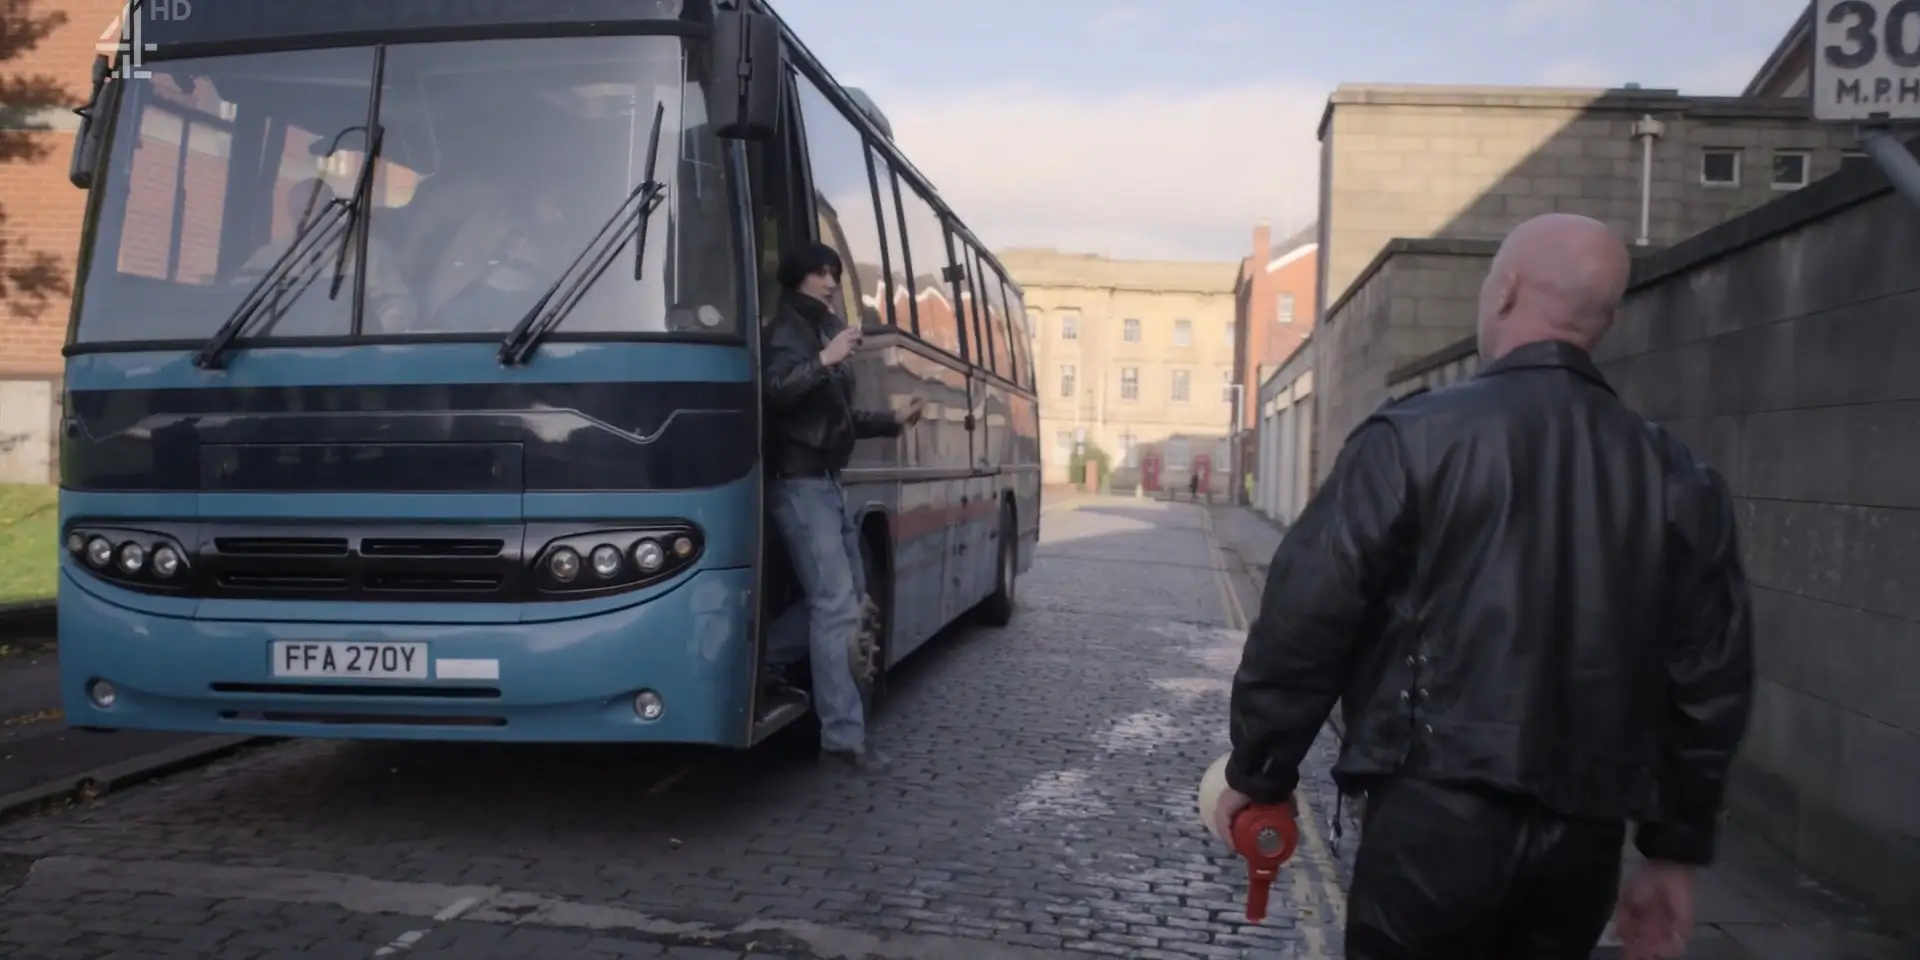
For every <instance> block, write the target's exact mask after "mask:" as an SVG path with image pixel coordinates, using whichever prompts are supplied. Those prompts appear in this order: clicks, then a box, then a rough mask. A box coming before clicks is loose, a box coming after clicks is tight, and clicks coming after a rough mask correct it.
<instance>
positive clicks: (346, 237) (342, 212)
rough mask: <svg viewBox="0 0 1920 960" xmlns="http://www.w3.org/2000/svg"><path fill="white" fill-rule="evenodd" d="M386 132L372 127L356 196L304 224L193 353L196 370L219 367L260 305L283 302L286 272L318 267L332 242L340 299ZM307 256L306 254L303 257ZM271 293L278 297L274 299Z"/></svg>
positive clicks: (336, 144)
mask: <svg viewBox="0 0 1920 960" xmlns="http://www.w3.org/2000/svg"><path fill="white" fill-rule="evenodd" d="M357 129H361V128H359V127H348V128H347V129H345V130H342V131H340V133H338V134H336V135H335V136H334V138H333V143H332V144H331V145H330V146H329V147H328V148H327V152H326V154H325V156H327V157H330V156H333V154H334V153H335V152H336V151H338V150H339V149H340V140H341V138H342V137H345V136H346V135H347V134H348V133H351V132H353V131H354V130H357ZM384 133H385V128H384V127H378V126H376V127H374V128H373V137H372V142H371V143H370V144H369V146H368V148H367V156H366V158H365V160H364V161H363V162H362V164H361V167H360V176H359V178H358V179H356V180H355V181H354V185H353V196H352V197H350V198H348V199H346V200H341V199H339V198H337V197H336V198H334V199H332V200H329V201H327V202H326V204H325V205H323V206H322V207H321V208H320V209H319V210H318V211H316V212H315V213H314V215H313V219H312V220H309V221H307V222H306V223H304V224H301V226H300V229H299V230H298V231H296V232H295V233H294V235H293V242H292V243H289V244H288V245H287V249H286V252H284V253H282V254H281V255H280V256H279V257H278V258H277V259H275V260H274V261H273V264H272V266H269V267H268V268H267V270H266V272H265V273H263V274H261V276H260V279H259V280H258V281H256V282H255V283H254V285H253V286H252V287H251V288H249V289H248V290H247V295H246V296H245V297H242V298H241V299H240V305H239V306H237V307H235V308H234V310H233V313H232V314H231V315H229V316H228V317H227V319H226V321H225V322H224V323H222V324H220V329H218V330H216V331H214V334H213V336H212V337H210V338H208V340H207V343H206V345H205V346H203V347H201V348H200V352H199V353H197V354H195V355H194V358H193V362H194V365H195V366H198V367H200V368H201V369H203V370H217V369H219V368H220V366H221V363H222V359H223V357H224V355H225V354H226V351H227V348H228V347H230V346H232V345H233V341H234V340H236V339H238V338H239V336H240V334H241V333H243V332H245V331H246V329H247V325H248V324H250V323H252V322H253V318H254V317H256V316H259V314H260V309H261V307H263V306H265V305H266V304H267V302H268V301H269V300H273V301H276V302H277V301H278V300H279V296H278V295H279V293H281V292H282V291H283V290H284V289H286V288H285V287H284V286H283V284H282V281H283V280H285V279H286V276H287V273H288V272H289V271H291V270H292V269H293V266H294V264H296V263H299V262H300V261H301V260H302V259H306V261H307V263H308V264H309V265H311V264H315V263H318V262H319V258H320V256H321V253H322V251H324V250H326V249H327V244H329V243H332V242H333V241H334V240H335V239H338V240H339V241H340V252H339V256H338V257H337V258H335V260H334V268H333V271H334V272H333V285H332V288H331V290H330V291H329V292H328V295H327V296H328V299H337V298H338V297H339V296H340V282H341V280H343V279H344V278H345V275H346V264H347V251H348V249H349V248H351V247H352V244H351V243H350V242H349V241H350V240H351V238H352V236H353V230H354V227H355V226H358V225H361V224H364V223H365V222H366V215H365V213H364V211H365V208H366V205H367V204H369V203H371V202H372V199H373V167H374V162H375V161H376V160H378V159H379V157H380V144H381V141H382V140H384V139H385V137H384ZM342 222H344V223H345V225H346V229H345V230H344V231H342V232H340V233H335V232H334V228H335V227H336V226H339V225H340V224H341V223H342ZM302 254H304V255H305V256H304V257H303V256H302ZM312 283H313V278H312V277H308V278H307V279H306V280H305V282H303V283H301V284H300V285H299V289H298V290H296V291H295V293H294V297H293V298H292V299H298V298H299V295H300V294H302V293H305V292H306V289H307V287H308V286H311V285H312ZM269 291H271V292H272V293H273V294H274V295H273V296H271V297H270V296H269V295H268V294H269ZM288 305H289V306H291V300H289V301H288Z"/></svg>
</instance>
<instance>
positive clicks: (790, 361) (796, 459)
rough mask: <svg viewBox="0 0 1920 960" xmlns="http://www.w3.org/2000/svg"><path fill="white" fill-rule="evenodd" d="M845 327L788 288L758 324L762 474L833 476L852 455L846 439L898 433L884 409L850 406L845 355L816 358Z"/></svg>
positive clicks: (821, 306) (850, 382) (817, 303)
mask: <svg viewBox="0 0 1920 960" xmlns="http://www.w3.org/2000/svg"><path fill="white" fill-rule="evenodd" d="M845 328H846V323H844V322H843V321H842V320H841V319H840V318H839V317H837V316H835V315H834V313H833V311H831V310H829V309H827V305H826V304H824V303H821V302H820V301H819V300H816V299H814V298H812V297H809V296H807V295H805V294H801V293H794V292H792V291H788V292H786V293H784V294H782V295H781V297H780V310H779V312H778V313H777V314H775V315H774V317H773V319H772V320H769V321H767V323H766V324H765V325H764V326H763V327H761V329H760V368H761V371H762V377H761V387H760V393H761V398H762V399H763V400H764V401H765V407H766V430H765V440H766V465H767V474H768V475H769V476H775V477H824V476H836V475H838V474H839V473H840V471H841V470H842V469H843V468H845V467H846V465H847V461H848V460H849V459H851V458H852V457H853V444H854V441H856V440H864V439H866V438H868V437H896V436H899V435H900V422H899V420H898V419H896V418H895V417H894V416H892V415H891V414H885V413H867V412H863V411H860V410H855V409H853V370H852V368H851V367H850V366H849V363H848V362H841V363H837V364H835V365H834V366H833V367H831V368H828V367H825V366H822V365H821V363H820V351H821V350H823V349H825V348H826V345H827V342H828V341H829V340H832V339H833V336H834V334H836V333H839V332H840V331H841V330H843V329H845Z"/></svg>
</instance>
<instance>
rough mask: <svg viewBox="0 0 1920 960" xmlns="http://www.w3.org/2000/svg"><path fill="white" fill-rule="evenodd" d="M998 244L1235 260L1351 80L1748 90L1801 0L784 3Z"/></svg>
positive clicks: (1293, 213)
mask: <svg viewBox="0 0 1920 960" xmlns="http://www.w3.org/2000/svg"><path fill="white" fill-rule="evenodd" d="M773 4H774V7H775V9H777V10H778V11H779V12H780V14H781V16H782V17H784V18H785V19H786V20H787V22H788V23H789V24H790V25H791V26H792V27H793V29H794V31H795V32H796V33H798V34H799V36H800V38H801V41H802V42H804V43H805V44H806V45H807V46H808V47H809V48H810V49H811V50H812V51H813V52H814V54H815V55H816V56H818V57H819V58H820V59H821V60H822V61H824V62H825V63H826V65H827V69H828V70H830V71H832V72H833V74H834V75H835V77H836V78H837V79H839V80H840V81H841V82H842V83H844V84H847V85H849V86H856V87H861V88H863V89H865V90H866V91H867V93H868V94H869V95H871V96H872V97H873V98H874V100H875V102H876V103H878V104H879V106H880V109H881V110H882V111H884V112H885V113H886V114H887V117H888V119H889V120H891V121H892V123H893V128H894V137H895V140H896V142H897V143H898V144H900V146H901V147H902V148H903V149H904V150H905V151H906V154H907V157H908V158H909V159H910V160H912V161H913V163H914V165H915V166H917V167H919V168H920V169H921V170H922V171H924V172H925V173H926V174H927V175H928V176H929V177H930V178H932V180H933V181H934V183H935V185H936V186H937V187H938V188H939V189H940V191H941V194H942V195H943V196H945V197H946V198H947V199H948V201H949V202H950V203H952V204H953V206H954V208H955V209H956V210H957V211H958V212H959V214H960V216H961V218H962V219H963V220H965V221H966V222H967V224H968V225H969V226H971V227H972V228H973V229H974V230H975V231H976V232H977V233H979V234H980V235H981V238H982V239H983V240H985V241H986V242H987V243H988V244H989V245H990V246H992V247H994V248H996V249H1003V248H1006V247H1015V246H1041V247H1056V248H1059V249H1064V250H1073V251H1079V252H1087V253H1101V254H1106V255H1110V256H1116V257H1135V258H1151V259H1163V258H1164V259H1193V260H1222V261H1232V260H1237V259H1239V258H1240V257H1242V256H1245V255H1246V253H1247V252H1248V251H1249V249H1250V245H1251V234H1252V230H1253V225H1254V224H1255V222H1257V221H1259V220H1261V219H1266V220H1268V221H1270V222H1271V223H1272V225H1273V229H1274V233H1275V237H1276V240H1277V239H1278V238H1280V237H1283V236H1285V235H1286V234H1288V233H1291V232H1292V231H1293V230H1295V229H1298V228H1299V227H1302V226H1305V225H1306V224H1307V223H1309V222H1311V220H1312V217H1313V214H1314V210H1315V208H1316V206H1317V198H1316V197H1315V189H1316V184H1317V181H1318V177H1319V150H1318V141H1317V140H1316V138H1315V131H1316V128H1317V126H1318V124H1319V120H1320V115H1321V113H1322V111H1323V110H1324V109H1325V106H1326V99H1327V95H1328V94H1329V93H1330V92H1331V91H1332V90H1333V88H1334V87H1335V86H1337V85H1338V84H1341V83H1445V84H1529V85H1553V86H1586V87H1593V86H1603V87H1604V86H1618V85H1622V84H1625V83H1639V84H1640V85H1642V86H1645V87H1677V88H1679V89H1680V90H1681V92H1683V93H1690V94H1723V95H1734V94H1738V93H1739V92H1740V90H1741V88H1742V87H1744V86H1745V85H1746V82H1747V81H1748V80H1749V79H1750V78H1751V77H1752V76H1753V74H1754V72H1755V71H1756V70H1758V69H1759V67H1760V65H1761V63H1762V62H1763V61H1765V59H1766V57H1767V55H1768V54H1769V53H1771V52H1772V51H1773V48H1774V46H1775V45H1776V44H1778V43H1779V42H1780V39H1781V37H1782V36H1784V35H1785V33H1786V31H1787V28H1788V27H1790V26H1792V24H1793V21H1794V19H1795V18H1796V17H1798V16H1799V14H1800V12H1801V10H1803V9H1804V8H1805V3H1804V2H1803V0H1343V2H1325V0H965V2H958V3H956V2H941V0H773Z"/></svg>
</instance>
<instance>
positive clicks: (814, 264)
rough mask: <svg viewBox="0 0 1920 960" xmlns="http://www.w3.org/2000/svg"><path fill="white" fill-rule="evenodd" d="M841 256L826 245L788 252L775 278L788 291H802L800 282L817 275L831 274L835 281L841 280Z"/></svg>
mask: <svg viewBox="0 0 1920 960" xmlns="http://www.w3.org/2000/svg"><path fill="white" fill-rule="evenodd" d="M841 269H842V265H841V263H840V255H839V254H838V253H835V252H834V250H833V248H832V247H829V246H827V245H826V244H824V243H809V244H807V245H805V246H802V247H795V248H793V249H791V250H788V251H787V252H786V253H785V254H783V255H782V256H781V257H780V271H779V273H777V274H775V278H776V279H778V280H779V281H780V286H782V287H784V288H786V289H788V290H798V289H800V282H801V281H802V280H805V279H807V278H808V277H810V276H813V275H814V274H816V273H831V274H833V279H834V280H836V281H837V280H839V279H840V271H841Z"/></svg>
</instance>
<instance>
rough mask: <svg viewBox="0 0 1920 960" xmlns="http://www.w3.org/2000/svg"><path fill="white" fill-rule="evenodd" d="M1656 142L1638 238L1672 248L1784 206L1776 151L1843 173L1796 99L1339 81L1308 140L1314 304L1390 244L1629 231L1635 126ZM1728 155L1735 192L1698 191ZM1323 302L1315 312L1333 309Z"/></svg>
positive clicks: (1827, 132) (1826, 129)
mask: <svg viewBox="0 0 1920 960" xmlns="http://www.w3.org/2000/svg"><path fill="white" fill-rule="evenodd" d="M1643 116H1651V117H1654V118H1655V119H1658V120H1659V121H1661V122H1662V123H1663V124H1665V130H1664V134H1663V136H1661V137H1660V138H1659V139H1658V140H1657V141H1656V143H1655V145H1654V154H1653V164H1652V174H1653V183H1652V190H1651V196H1652V205H1651V214H1652V217H1651V223H1650V227H1651V229H1650V230H1649V237H1650V239H1651V241H1652V245H1653V246H1661V245H1665V244H1670V243H1674V242H1676V241H1678V240H1680V239H1682V238H1685V237H1688V236H1692V235H1693V234H1695V233H1697V232H1699V231H1701V230H1704V229H1707V228H1708V227H1711V226H1713V225H1714V224H1717V223H1720V222H1722V221H1725V220H1726V219H1727V218H1729V217H1731V216H1734V215H1736V214H1738V213H1741V212H1743V211H1745V210H1750V209H1753V208H1755V207H1758V206H1760V205H1761V204H1764V203H1766V202H1768V201H1770V200H1772V199H1774V198H1775V197H1777V196H1779V195H1780V191H1779V190H1777V189H1776V188H1775V187H1774V185H1773V182H1772V181H1773V176H1772V174H1773V158H1774V155H1775V154H1776V153H1777V152H1781V151H1788V152H1804V153H1805V155H1806V159H1807V168H1808V169H1807V173H1808V176H1809V178H1811V179H1818V178H1821V177H1824V176H1827V175H1828V174H1831V173H1833V172H1835V171H1837V170H1839V169H1840V167H1841V165H1842V162H1843V160H1842V154H1841V149H1842V148H1843V147H1848V146H1852V145H1853V140H1852V136H1853V135H1852V131H1851V130H1848V129H1842V128H1836V127H1832V126H1818V125H1815V124H1813V123H1812V122H1811V121H1809V120H1808V119H1807V117H1806V105H1805V103H1804V101H1797V100H1759V99H1738V98H1729V97H1682V96H1679V95H1678V94H1676V93H1674V92H1673V91H1662V90H1611V91H1608V90H1566V89H1555V88H1527V87H1422V86H1354V85H1343V86H1341V87H1340V88H1338V89H1337V90H1336V91H1335V92H1334V94H1333V96H1332V97H1331V98H1330V99H1329V102H1328V105H1327V112H1326V116H1325V118H1324V119H1323V121H1322V125H1321V130H1320V137H1321V140H1322V151H1321V163H1322V167H1323V169H1322V171H1321V179H1322V189H1323V195H1322V198H1321V218H1320V238H1319V239H1320V257H1321V267H1320V269H1321V270H1322V271H1323V279H1322V283H1321V286H1322V289H1323V291H1324V293H1323V302H1326V298H1338V297H1339V296H1341V295H1342V294H1343V293H1344V292H1345V291H1346V290H1347V288H1348V287H1349V286H1351V285H1352V284H1353V283H1354V281H1355V279H1356V278H1357V277H1358V276H1359V275H1360V273H1361V272H1362V271H1363V270H1364V269H1365V268H1366V265H1367V264H1368V263H1370V262H1371V261H1372V260H1373V258H1374V257H1375V256H1376V255H1377V254H1378V253H1379V251H1380V250H1381V249H1382V248H1383V247H1384V246H1386V244H1387V243H1388V242H1390V241H1391V240H1393V239H1394V238H1396V237H1455V238H1464V239H1498V238H1500V237H1502V236H1504V235H1505V234H1506V232H1507V231H1509V230H1511V229H1512V228H1513V227H1514V226H1515V225H1516V224H1518V223H1519V222H1520V221H1522V220H1525V219H1527V218H1528V217H1531V216H1534V215H1537V214H1542V213H1549V212H1556V211H1558V212H1566V213H1579V214H1584V215H1587V216H1591V217H1595V218H1597V219H1600V220H1602V221H1604V222H1606V223H1608V224H1609V225H1611V226H1613V227H1614V228H1616V229H1617V230H1619V231H1620V233H1621V235H1622V236H1624V237H1627V238H1629V239H1633V238H1635V237H1637V236H1638V234H1639V229H1640V197H1641V167H1642V156H1641V147H1640V144H1639V143H1638V142H1637V141H1636V140H1635V139H1634V136H1633V130H1634V124H1635V123H1636V122H1637V121H1639V120H1640V119H1641V118H1642V117H1643ZM1709 148H1713V149H1734V150H1739V151H1740V157H1739V162H1738V165H1737V166H1738V168H1739V170H1740V176H1739V183H1738V185H1719V184H1712V185H1710V184H1706V183H1704V182H1703V180H1702V170H1701V163H1702V157H1703V153H1704V151H1705V150H1707V149H1709ZM1331 313H1332V310H1331V307H1329V309H1328V311H1327V314H1329V315H1330V314H1331Z"/></svg>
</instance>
